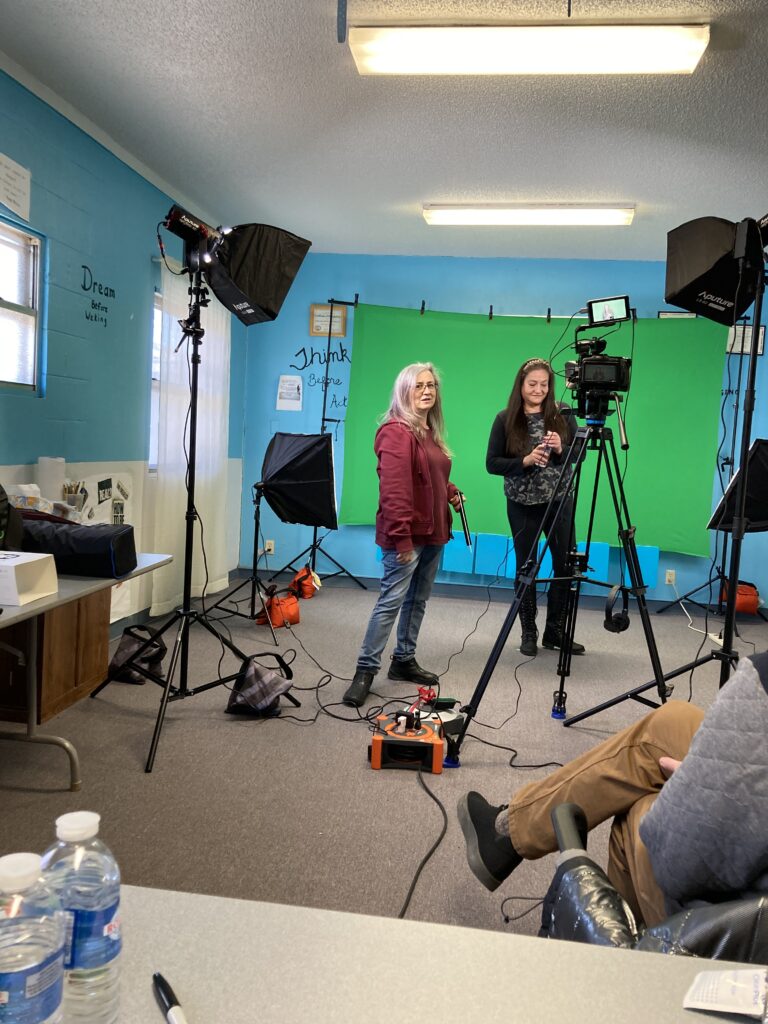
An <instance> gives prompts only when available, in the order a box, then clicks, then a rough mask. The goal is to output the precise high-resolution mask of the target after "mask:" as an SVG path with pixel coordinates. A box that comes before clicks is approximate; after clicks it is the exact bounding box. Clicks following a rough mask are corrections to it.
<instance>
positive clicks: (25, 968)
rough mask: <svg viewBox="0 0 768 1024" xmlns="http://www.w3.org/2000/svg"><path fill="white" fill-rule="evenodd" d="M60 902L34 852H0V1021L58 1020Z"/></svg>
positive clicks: (37, 1023) (51, 1023)
mask: <svg viewBox="0 0 768 1024" xmlns="http://www.w3.org/2000/svg"><path fill="white" fill-rule="evenodd" d="M64 926H65V917H64V914H62V912H61V903H60V902H59V900H58V897H57V896H56V895H55V894H54V892H53V890H52V889H51V888H50V886H49V885H47V884H46V883H45V882H44V881H43V878H42V869H41V860H40V857H38V855H37V854H36V853H11V854H9V855H8V856H6V857H0V1022H2V1024H61V1020H62V1012H61V1009H62V988H63V981H64Z"/></svg>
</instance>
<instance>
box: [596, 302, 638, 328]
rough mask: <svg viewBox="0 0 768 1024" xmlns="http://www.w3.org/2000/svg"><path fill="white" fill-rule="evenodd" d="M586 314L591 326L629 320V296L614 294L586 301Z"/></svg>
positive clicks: (630, 314)
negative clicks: (609, 296) (607, 297)
mask: <svg viewBox="0 0 768 1024" xmlns="http://www.w3.org/2000/svg"><path fill="white" fill-rule="evenodd" d="M587 315H588V316H589V323H590V325H591V326H592V327H600V326H602V325H603V324H615V323H619V321H621V320H629V319H630V317H631V316H632V313H631V312H630V309H629V296H628V295H614V296H612V297H611V298H609V299H591V300H590V301H589V302H588V303H587Z"/></svg>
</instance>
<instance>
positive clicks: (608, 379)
mask: <svg viewBox="0 0 768 1024" xmlns="http://www.w3.org/2000/svg"><path fill="white" fill-rule="evenodd" d="M587 314H588V317H589V323H588V324H585V325H584V326H583V327H578V328H577V329H576V341H575V342H574V348H575V349H576V354H577V356H578V359H577V360H569V361H568V362H566V364H565V384H566V387H567V388H569V389H570V390H571V391H574V392H575V394H576V415H577V416H579V417H582V418H584V417H588V418H599V419H605V417H606V415H607V414H608V411H609V410H608V402H609V399H610V397H611V395H613V394H616V393H617V392H619V391H629V380H630V368H631V366H632V360H631V359H625V358H624V357H623V356H604V355H603V354H602V353H603V352H604V351H605V347H606V341H605V339H604V338H596V337H595V338H589V339H588V340H585V341H581V340H579V333H580V332H581V331H587V330H591V329H592V328H595V327H608V326H610V325H612V324H615V323H621V322H622V321H624V320H631V319H632V311H631V309H630V307H629V296H628V295H618V296H613V297H611V298H607V299H591V300H590V301H589V302H588V303H587Z"/></svg>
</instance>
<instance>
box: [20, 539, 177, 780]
mask: <svg viewBox="0 0 768 1024" xmlns="http://www.w3.org/2000/svg"><path fill="white" fill-rule="evenodd" d="M171 560H172V556H171V555H155V554H140V555H138V556H137V562H138V565H137V566H136V568H135V569H134V570H133V572H130V573H128V575H127V576H121V577H120V579H103V578H99V579H96V578H94V577H90V576H60V577H59V590H58V593H56V594H51V595H50V596H49V597H41V598H40V599H39V600H38V601H30V603H29V604H25V605H20V606H15V605H14V606H10V605H3V606H2V614H1V615H0V630H6V629H7V628H8V627H9V626H14V625H16V624H18V623H22V622H23V623H24V624H25V625H26V638H25V641H24V643H23V644H22V645H20V646H19V647H14V646H13V645H12V644H7V643H3V641H2V640H0V646H2V647H3V649H4V651H5V652H6V653H8V654H10V655H11V657H13V658H14V659H15V661H16V662H17V663H18V665H19V667H20V668H23V669H24V675H25V680H26V686H25V688H26V720H27V730H26V732H6V731H0V739H4V740H26V741H27V742H30V743H52V744H54V745H55V746H59V747H63V749H64V750H65V752H66V754H67V756H68V758H69V765H70V789H72V790H73V791H75V790H78V789H80V786H81V779H80V762H79V759H78V756H77V751H76V750H75V748H74V746H73V745H72V744H71V743H70V742H69V740H65V739H64V738H63V737H61V736H52V735H49V734H41V733H38V732H37V726H38V724H39V723H38V717H39V715H38V707H39V704H38V646H39V633H38V628H39V621H40V617H41V616H43V615H45V614H46V613H48V612H54V611H57V610H59V609H66V613H65V615H64V616H63V617H61V616H59V617H58V618H59V621H58V622H55V621H54V624H53V626H52V630H51V635H48V631H47V627H46V637H45V643H46V645H49V644H50V650H49V652H48V653H49V657H48V658H46V657H45V656H44V660H43V665H42V669H43V672H44V674H45V678H44V679H43V680H42V685H43V690H44V689H45V687H46V686H47V685H48V682H49V679H50V682H51V685H52V690H53V694H52V700H51V703H50V705H49V707H48V709H47V711H48V712H49V714H56V713H57V711H60V710H62V709H63V707H66V706H68V704H71V703H73V702H74V701H75V700H79V699H80V697H84V696H86V695H87V694H88V693H90V691H91V690H93V689H94V688H95V687H96V686H98V684H99V683H100V682H101V681H102V680H103V678H104V676H105V675H106V660H105V659H106V652H107V647H108V642H109V633H108V627H109V597H110V590H111V589H112V587H114V586H115V584H116V583H122V582H123V581H125V580H131V579H133V578H134V577H136V576H141V575H143V574H144V573H145V572H152V571H153V570H154V569H158V568H159V567H160V566H161V565H167V564H168V562H170V561H171ZM105 608H106V618H104V609H105ZM73 629H74V632H72V630H73ZM57 630H58V631H59V632H60V633H61V634H63V636H62V637H61V639H60V638H59V637H58V636H57ZM94 630H95V631H96V632H98V634H99V636H98V638H97V641H96V643H95V644H93V643H92V642H90V641H89V642H85V643H82V644H79V643H78V642H77V635H78V633H80V632H82V634H83V639H85V636H86V634H88V633H91V632H93V631H94ZM68 641H69V642H68ZM57 649H59V650H62V651H65V650H66V651H68V655H67V657H66V658H65V659H64V660H63V662H62V664H61V665H56V666H55V667H54V668H52V669H51V668H50V666H49V664H48V663H47V662H48V661H49V660H50V657H51V656H52V657H53V658H54V660H55V658H56V653H55V652H56V650H57ZM78 659H79V661H80V664H79V668H78V666H77V664H76V663H77V661H78ZM73 661H74V663H75V669H74V672H75V682H76V685H75V686H72V685H71V682H72V679H71V677H70V678H69V679H68V675H69V673H70V672H72V671H73V669H72V662H73ZM102 665H103V668H104V670H103V671H100V668H101V666H102ZM51 707H53V710H51Z"/></svg>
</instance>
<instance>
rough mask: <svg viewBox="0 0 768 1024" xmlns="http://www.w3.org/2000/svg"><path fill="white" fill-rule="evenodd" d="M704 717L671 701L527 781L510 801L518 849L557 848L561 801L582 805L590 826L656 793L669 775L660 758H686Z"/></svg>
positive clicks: (531, 855) (538, 853)
mask: <svg viewBox="0 0 768 1024" xmlns="http://www.w3.org/2000/svg"><path fill="white" fill-rule="evenodd" d="M703 717H704V712H703V711H702V710H701V708H698V707H694V706H693V705H691V704H685V703H683V702H682V701H668V702H667V703H666V704H663V705H662V706H661V707H660V708H657V709H656V710H655V711H652V712H651V713H650V714H648V715H645V716H644V717H643V718H641V719H639V721H637V722H635V724H634V725H630V726H628V727H627V728H626V729H622V730H621V731H620V732H617V733H616V735H615V736H611V737H610V738H609V739H607V740H604V741H603V742H602V743H599V744H598V745H597V746H596V747H593V748H592V750H588V751H587V752H586V753H585V754H581V755H580V756H579V757H576V758H574V760H573V761H569V762H568V764H566V765H564V766H563V767H562V768H558V769H557V771H554V772H553V773H552V774H551V775H549V776H547V778H546V779H542V780H541V781H540V782H532V783H529V784H528V785H527V786H524V787H523V788H522V789H520V790H519V791H518V792H517V793H516V794H515V796H514V797H513V799H512V802H511V803H510V806H509V835H510V838H511V840H512V843H513V845H514V847H515V849H516V850H518V851H519V853H521V854H522V856H523V857H525V858H526V859H528V860H533V859H536V858H537V857H543V856H544V855H545V854H547V853H552V852H553V851H554V850H555V849H556V848H557V846H556V843H555V834H554V831H553V829H552V822H551V820H550V815H551V813H552V809H553V808H554V807H556V806H557V805H558V804H564V803H573V804H578V805H579V807H581V808H582V809H583V810H584V813H585V814H586V816H587V824H588V826H589V828H591V829H592V828H594V827H595V825H599V824H600V823H601V822H603V821H607V820H608V819H609V818H613V817H614V816H615V815H617V814H624V813H626V812H627V811H628V810H629V808H630V807H631V806H632V805H633V804H634V803H635V802H636V801H637V800H639V799H640V798H641V797H643V796H645V795H646V794H647V793H657V792H658V791H659V790H660V789H661V787H662V785H663V784H664V780H665V775H664V773H663V772H662V770H661V768H660V766H659V758H660V757H663V756H665V755H666V756H670V757H675V758H679V759H681V760H682V758H683V757H684V756H685V754H686V752H687V750H688V747H689V746H690V743H691V739H692V738H693V734H694V733H695V732H696V730H697V729H698V727H699V725H700V724H701V720H702V718H703Z"/></svg>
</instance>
